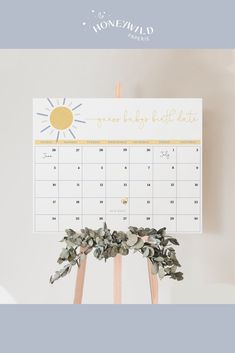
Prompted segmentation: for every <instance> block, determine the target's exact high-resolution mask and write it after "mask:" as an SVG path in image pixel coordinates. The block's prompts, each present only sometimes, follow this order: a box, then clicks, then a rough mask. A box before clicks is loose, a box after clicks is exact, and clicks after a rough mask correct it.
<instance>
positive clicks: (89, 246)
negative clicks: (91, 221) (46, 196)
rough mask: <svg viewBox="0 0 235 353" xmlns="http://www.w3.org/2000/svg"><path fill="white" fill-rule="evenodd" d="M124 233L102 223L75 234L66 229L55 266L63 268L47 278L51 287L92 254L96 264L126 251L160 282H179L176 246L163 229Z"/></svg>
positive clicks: (132, 228) (133, 230)
mask: <svg viewBox="0 0 235 353" xmlns="http://www.w3.org/2000/svg"><path fill="white" fill-rule="evenodd" d="M128 229H129V230H128V231H127V232H123V231H115V230H114V231H110V229H108V227H107V225H106V223H104V226H103V228H99V229H97V230H93V229H90V228H84V229H81V230H80V231H78V232H75V231H74V230H72V229H66V230H65V232H66V236H65V237H64V238H63V239H62V240H61V242H64V243H65V247H64V248H63V249H62V251H61V253H60V255H59V258H58V260H57V262H58V263H59V264H64V266H63V267H62V268H61V269H60V270H58V271H56V272H55V273H54V274H53V275H52V276H51V277H50V283H54V282H55V281H56V280H58V279H59V278H61V277H64V276H66V275H67V274H68V273H70V271H71V269H72V267H73V266H75V265H77V266H78V267H80V264H81V261H83V260H84V259H85V258H86V256H87V255H88V254H89V253H90V252H91V251H93V254H94V256H95V257H96V258H97V259H98V260H103V259H104V260H105V261H106V260H107V259H108V258H111V257H115V256H116V255H118V254H120V255H123V256H126V255H128V254H129V252H130V250H133V252H139V253H141V254H142V255H143V257H145V258H147V259H148V260H149V261H150V262H151V264H152V273H153V274H155V275H158V276H159V278H160V279H162V278H163V277H170V278H172V279H174V280H177V281H181V280H182V279H183V273H182V272H179V271H177V269H178V267H181V265H180V263H179V261H178V260H177V257H176V252H175V249H174V245H179V243H178V240H177V239H175V238H173V237H171V236H167V235H166V228H161V229H159V230H156V229H154V228H138V227H129V228H128Z"/></svg>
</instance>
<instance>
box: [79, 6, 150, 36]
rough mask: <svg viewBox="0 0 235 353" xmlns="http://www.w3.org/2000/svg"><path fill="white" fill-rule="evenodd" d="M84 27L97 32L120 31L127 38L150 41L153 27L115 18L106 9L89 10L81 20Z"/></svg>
mask: <svg viewBox="0 0 235 353" xmlns="http://www.w3.org/2000/svg"><path fill="white" fill-rule="evenodd" d="M82 26H83V28H84V29H86V30H89V31H93V32H94V34H96V35H97V34H99V33H102V32H104V31H113V30H116V31H122V32H123V33H125V34H126V35H127V37H128V38H129V39H132V40H137V41H150V40H151V36H152V35H153V33H154V28H153V27H152V26H150V25H147V26H146V25H142V24H139V23H134V22H133V21H130V20H128V19H122V18H116V17H114V16H112V15H110V14H108V13H107V12H106V11H98V12H97V11H95V10H91V13H90V15H89V16H88V17H87V18H86V20H84V21H83V22H82Z"/></svg>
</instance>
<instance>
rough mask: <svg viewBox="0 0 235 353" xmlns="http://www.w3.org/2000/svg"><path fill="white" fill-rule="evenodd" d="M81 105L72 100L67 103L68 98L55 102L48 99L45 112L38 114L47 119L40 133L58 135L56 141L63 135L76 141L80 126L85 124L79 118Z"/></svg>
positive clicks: (43, 122) (55, 100)
mask: <svg viewBox="0 0 235 353" xmlns="http://www.w3.org/2000/svg"><path fill="white" fill-rule="evenodd" d="M81 105H82V104H81V103H80V104H74V103H73V101H71V100H70V101H67V100H66V98H63V99H54V100H52V99H50V98H47V99H46V106H45V109H44V111H43V112H38V113H37V115H39V116H41V117H47V119H43V120H42V124H43V125H44V126H43V127H42V129H41V131H40V133H42V134H43V133H45V132H47V133H49V134H50V135H52V134H56V141H58V140H59V138H60V135H61V134H62V136H63V137H64V138H67V137H70V138H71V137H72V138H73V139H76V138H77V132H78V124H80V123H85V121H83V120H80V119H78V118H77V116H79V115H80V113H79V107H81Z"/></svg>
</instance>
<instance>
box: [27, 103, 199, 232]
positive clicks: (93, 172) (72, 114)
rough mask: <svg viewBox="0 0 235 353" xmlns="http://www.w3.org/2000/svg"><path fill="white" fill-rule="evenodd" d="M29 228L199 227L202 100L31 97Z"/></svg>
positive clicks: (194, 229) (174, 229)
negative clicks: (31, 202) (32, 99)
mask: <svg viewBox="0 0 235 353" xmlns="http://www.w3.org/2000/svg"><path fill="white" fill-rule="evenodd" d="M33 132H34V136H33V159H34V163H33V169H34V173H33V175H34V177H33V179H34V180H33V183H34V200H33V202H34V212H33V218H34V222H33V223H34V226H33V227H34V229H33V231H34V232H36V233H49V232H64V230H65V229H66V228H72V229H75V230H78V229H80V228H83V227H86V226H87V227H90V228H98V227H101V226H102V224H103V222H104V221H106V222H107V225H108V227H109V228H111V229H119V230H121V229H123V230H126V229H127V228H128V226H129V225H133V226H143V227H150V228H151V227H154V228H161V227H167V230H168V232H170V233H200V232H201V231H202V100H201V99H122V98H114V99H84V98H81V99H80V98H40V99H34V101H33Z"/></svg>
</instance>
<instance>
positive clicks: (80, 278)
mask: <svg viewBox="0 0 235 353" xmlns="http://www.w3.org/2000/svg"><path fill="white" fill-rule="evenodd" d="M115 97H116V98H120V97H121V85H120V82H118V83H117V85H116V87H115ZM83 250H84V249H83V248H81V251H83ZM86 261H87V259H86V258H85V260H83V261H82V262H81V265H80V268H78V269H77V277H76V285H75V293H74V301H73V303H74V304H81V303H82V296H83V288H84V280H85V272H86ZM147 263H148V275H149V286H150V294H151V303H152V304H157V303H158V282H157V277H156V276H155V275H153V274H152V271H151V266H152V264H151V262H150V261H149V260H148V262H147ZM113 303H114V304H121V303H122V256H121V255H119V254H118V255H116V256H115V258H114V271H113Z"/></svg>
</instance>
